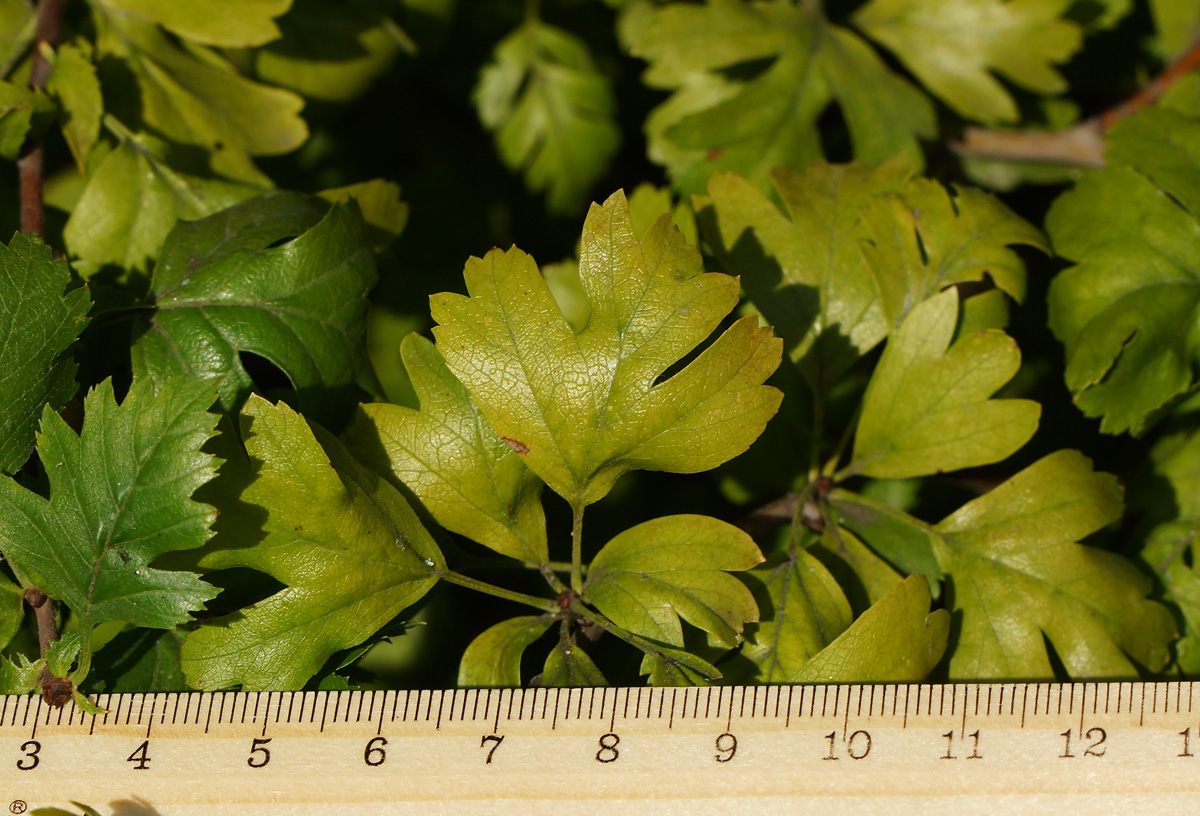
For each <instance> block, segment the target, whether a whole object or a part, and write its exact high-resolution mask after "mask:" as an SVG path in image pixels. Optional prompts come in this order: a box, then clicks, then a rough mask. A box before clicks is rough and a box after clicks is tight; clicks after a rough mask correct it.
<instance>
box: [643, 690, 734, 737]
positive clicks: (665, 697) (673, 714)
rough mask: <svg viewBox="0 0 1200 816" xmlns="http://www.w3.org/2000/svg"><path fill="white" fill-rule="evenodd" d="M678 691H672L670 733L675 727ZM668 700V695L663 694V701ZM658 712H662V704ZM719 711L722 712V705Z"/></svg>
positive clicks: (718, 707)
mask: <svg viewBox="0 0 1200 816" xmlns="http://www.w3.org/2000/svg"><path fill="white" fill-rule="evenodd" d="M677 691H678V690H677V689H671V714H670V716H669V717H668V718H667V730H668V731H669V730H670V729H672V728H674V727H675V694H676V693H677ZM666 699H667V695H666V694H663V700H664V701H665V700H666ZM658 710H659V711H660V712H661V711H662V704H661V703H660V704H659V709H658ZM717 710H718V711H719V710H720V705H718V706H717Z"/></svg>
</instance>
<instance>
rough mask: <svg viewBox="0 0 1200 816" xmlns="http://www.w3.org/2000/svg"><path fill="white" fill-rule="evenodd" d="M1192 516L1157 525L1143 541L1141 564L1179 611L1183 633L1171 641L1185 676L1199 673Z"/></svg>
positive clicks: (1197, 527) (1198, 586) (1199, 591)
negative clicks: (1158, 582) (1144, 565)
mask: <svg viewBox="0 0 1200 816" xmlns="http://www.w3.org/2000/svg"><path fill="white" fill-rule="evenodd" d="M1197 532H1200V522H1198V521H1197V520H1196V519H1195V517H1192V518H1184V519H1180V520H1179V521H1172V522H1167V523H1165V524H1160V525H1159V526H1158V527H1156V528H1154V530H1153V531H1152V532H1151V533H1150V535H1149V536H1148V537H1147V539H1146V545H1145V547H1144V548H1143V549H1142V561H1143V562H1144V563H1146V564H1147V565H1149V566H1150V568H1151V569H1153V570H1154V574H1155V575H1156V576H1157V578H1158V580H1159V581H1161V582H1162V586H1163V590H1164V591H1163V600H1164V601H1166V602H1167V603H1170V604H1171V605H1172V607H1173V608H1175V609H1177V610H1179V617H1180V622H1181V623H1182V624H1183V631H1182V632H1181V633H1180V635H1179V640H1177V641H1175V663H1176V665H1177V666H1178V667H1179V670H1180V671H1181V672H1183V673H1184V674H1185V675H1189V676H1191V675H1196V674H1200V572H1197V570H1196V563H1197V559H1196V555H1197V553H1196V534H1197Z"/></svg>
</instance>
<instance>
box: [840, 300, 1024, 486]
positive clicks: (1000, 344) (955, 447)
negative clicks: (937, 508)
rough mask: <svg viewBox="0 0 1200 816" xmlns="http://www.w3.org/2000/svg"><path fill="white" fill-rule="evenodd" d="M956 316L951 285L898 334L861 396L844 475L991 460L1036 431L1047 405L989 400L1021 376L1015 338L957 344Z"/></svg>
mask: <svg viewBox="0 0 1200 816" xmlns="http://www.w3.org/2000/svg"><path fill="white" fill-rule="evenodd" d="M957 322H958V294H957V292H956V291H955V290H953V289H949V290H947V291H945V292H943V293H942V294H940V295H937V296H935V297H932V298H930V299H929V300H927V301H925V302H923V303H921V304H919V305H918V306H917V307H916V308H914V309H913V310H912V311H911V312H910V313H909V315H908V317H906V318H905V319H904V322H903V323H902V324H901V325H900V328H899V329H897V330H896V332H895V333H894V334H893V335H892V337H891V339H890V340H889V341H888V344H887V348H885V349H884V351H883V356H882V357H881V358H880V360H879V365H878V366H877V367H876V368H875V372H874V374H873V375H872V376H871V381H870V383H869V384H868V385H867V392H866V394H865V395H864V396H863V407H862V416H861V417H860V419H859V421H858V427H857V429H856V432H855V437H854V454H853V456H852V457H851V460H850V464H849V465H848V466H847V472H848V473H859V474H863V475H866V476H874V477H877V478H881V479H905V478H910V477H913V476H926V475H929V474H932V473H940V472H942V471H951V470H959V469H961V468H967V467H975V466H978V465H986V464H991V463H992V462H998V461H1000V460H1002V459H1005V458H1007V457H1008V456H1009V455H1011V454H1012V453H1014V452H1015V451H1016V450H1017V449H1018V448H1020V447H1021V446H1022V445H1024V444H1025V443H1026V442H1028V441H1029V438H1030V437H1032V436H1033V434H1034V431H1036V430H1037V425H1038V418H1039V416H1040V415H1041V406H1039V405H1038V404H1037V403H1036V402H1032V401H1030V400H994V399H991V396H992V394H994V393H995V392H996V391H997V390H998V389H999V388H1000V387H1001V386H1002V385H1004V384H1005V383H1006V382H1008V381H1009V380H1010V379H1012V376H1013V375H1014V374H1016V373H1017V368H1018V367H1019V366H1020V362H1021V354H1020V352H1019V351H1018V350H1017V346H1016V343H1014V342H1013V340H1012V338H1010V337H1008V336H1007V335H1006V334H1004V333H1003V332H1001V331H998V330H995V329H989V330H987V331H983V332H980V333H978V334H972V335H969V336H967V337H963V338H961V339H960V340H958V342H956V343H954V345H953V346H951V345H950V340H951V338H952V337H953V336H954V328H955V325H956V323H957Z"/></svg>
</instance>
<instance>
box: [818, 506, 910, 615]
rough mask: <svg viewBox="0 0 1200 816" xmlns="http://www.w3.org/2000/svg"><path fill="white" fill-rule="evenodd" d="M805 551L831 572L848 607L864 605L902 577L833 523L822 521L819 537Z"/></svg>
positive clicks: (876, 600)
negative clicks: (844, 592)
mask: <svg viewBox="0 0 1200 816" xmlns="http://www.w3.org/2000/svg"><path fill="white" fill-rule="evenodd" d="M809 551H810V552H812V553H813V554H814V555H816V556H818V557H819V558H821V559H822V563H823V564H825V565H826V566H827V567H829V568H830V571H831V572H833V574H834V577H835V578H836V579H837V581H838V584H839V585H840V586H842V587H843V588H844V589H845V591H846V593H847V595H848V596H849V600H850V602H851V608H857V609H866V608H867V607H869V606H870V605H871V604H874V603H876V602H878V601H879V600H880V599H881V598H882V597H883V596H884V595H886V594H887V593H888V591H889V590H891V588H892V587H894V586H895V585H896V584H898V583H900V581H901V580H902V577H901V575H900V573H898V572H896V570H895V569H893V568H892V566H891V565H890V564H888V562H886V561H884V560H883V559H882V558H880V557H879V556H878V555H876V553H875V551H874V550H872V549H871V548H870V547H868V546H867V545H866V544H863V543H862V541H860V540H859V539H858V537H857V536H856V535H854V534H853V533H852V532H850V531H849V530H847V529H846V528H844V527H841V526H838V525H836V524H829V525H826V527H825V529H824V530H823V531H822V532H821V539H820V541H818V542H817V544H816V545H815V546H813V547H810V548H809Z"/></svg>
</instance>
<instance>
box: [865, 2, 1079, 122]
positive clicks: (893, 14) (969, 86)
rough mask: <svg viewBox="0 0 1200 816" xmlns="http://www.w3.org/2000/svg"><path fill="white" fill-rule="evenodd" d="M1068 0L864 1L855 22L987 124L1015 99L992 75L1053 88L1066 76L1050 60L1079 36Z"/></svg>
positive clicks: (1065, 53)
mask: <svg viewBox="0 0 1200 816" xmlns="http://www.w3.org/2000/svg"><path fill="white" fill-rule="evenodd" d="M1072 5H1073V0H957V2H955V3H954V4H953V5H947V4H945V3H941V2H938V1H937V0H871V2H869V3H867V4H866V5H865V6H863V7H862V8H861V9H859V10H858V11H857V12H856V13H855V15H854V23H855V25H856V26H858V27H859V28H860V29H862V31H863V32H864V33H865V34H866V35H867V36H869V37H871V38H872V39H874V40H876V41H877V42H879V43H882V44H883V45H885V46H886V47H887V48H888V49H890V50H891V51H892V52H893V53H894V54H895V55H896V56H897V57H899V58H900V60H901V62H903V63H904V65H905V66H906V67H907V68H908V69H909V70H911V71H912V72H913V73H914V74H915V75H916V76H917V78H918V79H920V80H921V81H922V82H923V83H925V85H926V86H927V87H928V88H929V90H931V91H933V93H935V94H937V95H938V96H939V97H941V98H942V99H943V100H944V101H945V102H946V103H947V104H948V105H950V107H952V108H954V110H956V111H957V112H958V113H960V114H961V115H963V116H965V117H967V118H970V119H975V120H977V121H980V122H984V123H986V124H997V123H1000V122H1015V121H1017V119H1018V118H1019V114H1018V111H1017V105H1016V102H1015V101H1014V100H1013V98H1012V96H1011V95H1010V94H1009V92H1008V91H1007V90H1006V89H1005V88H1004V86H1003V85H1002V84H1001V83H1000V82H999V81H998V80H997V79H996V77H995V76H993V73H995V74H999V75H1000V76H1002V77H1003V78H1004V79H1006V80H1008V81H1010V82H1012V83H1014V84H1016V85H1019V86H1020V87H1022V88H1025V89H1027V90H1030V91H1034V92H1037V93H1042V94H1057V93H1061V92H1062V91H1064V90H1066V89H1067V82H1066V80H1065V79H1063V77H1062V76H1061V75H1060V74H1059V73H1058V71H1057V70H1055V68H1054V65H1055V64H1057V63H1062V62H1066V61H1067V59H1068V58H1070V56H1071V55H1072V54H1074V53H1075V51H1076V50H1078V49H1079V47H1080V45H1081V44H1082V42H1083V31H1082V29H1081V28H1080V26H1079V25H1078V24H1076V23H1074V22H1072V21H1070V20H1068V19H1066V18H1065V17H1064V14H1065V13H1066V11H1067V10H1068V8H1070V7H1071V6H1072Z"/></svg>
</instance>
